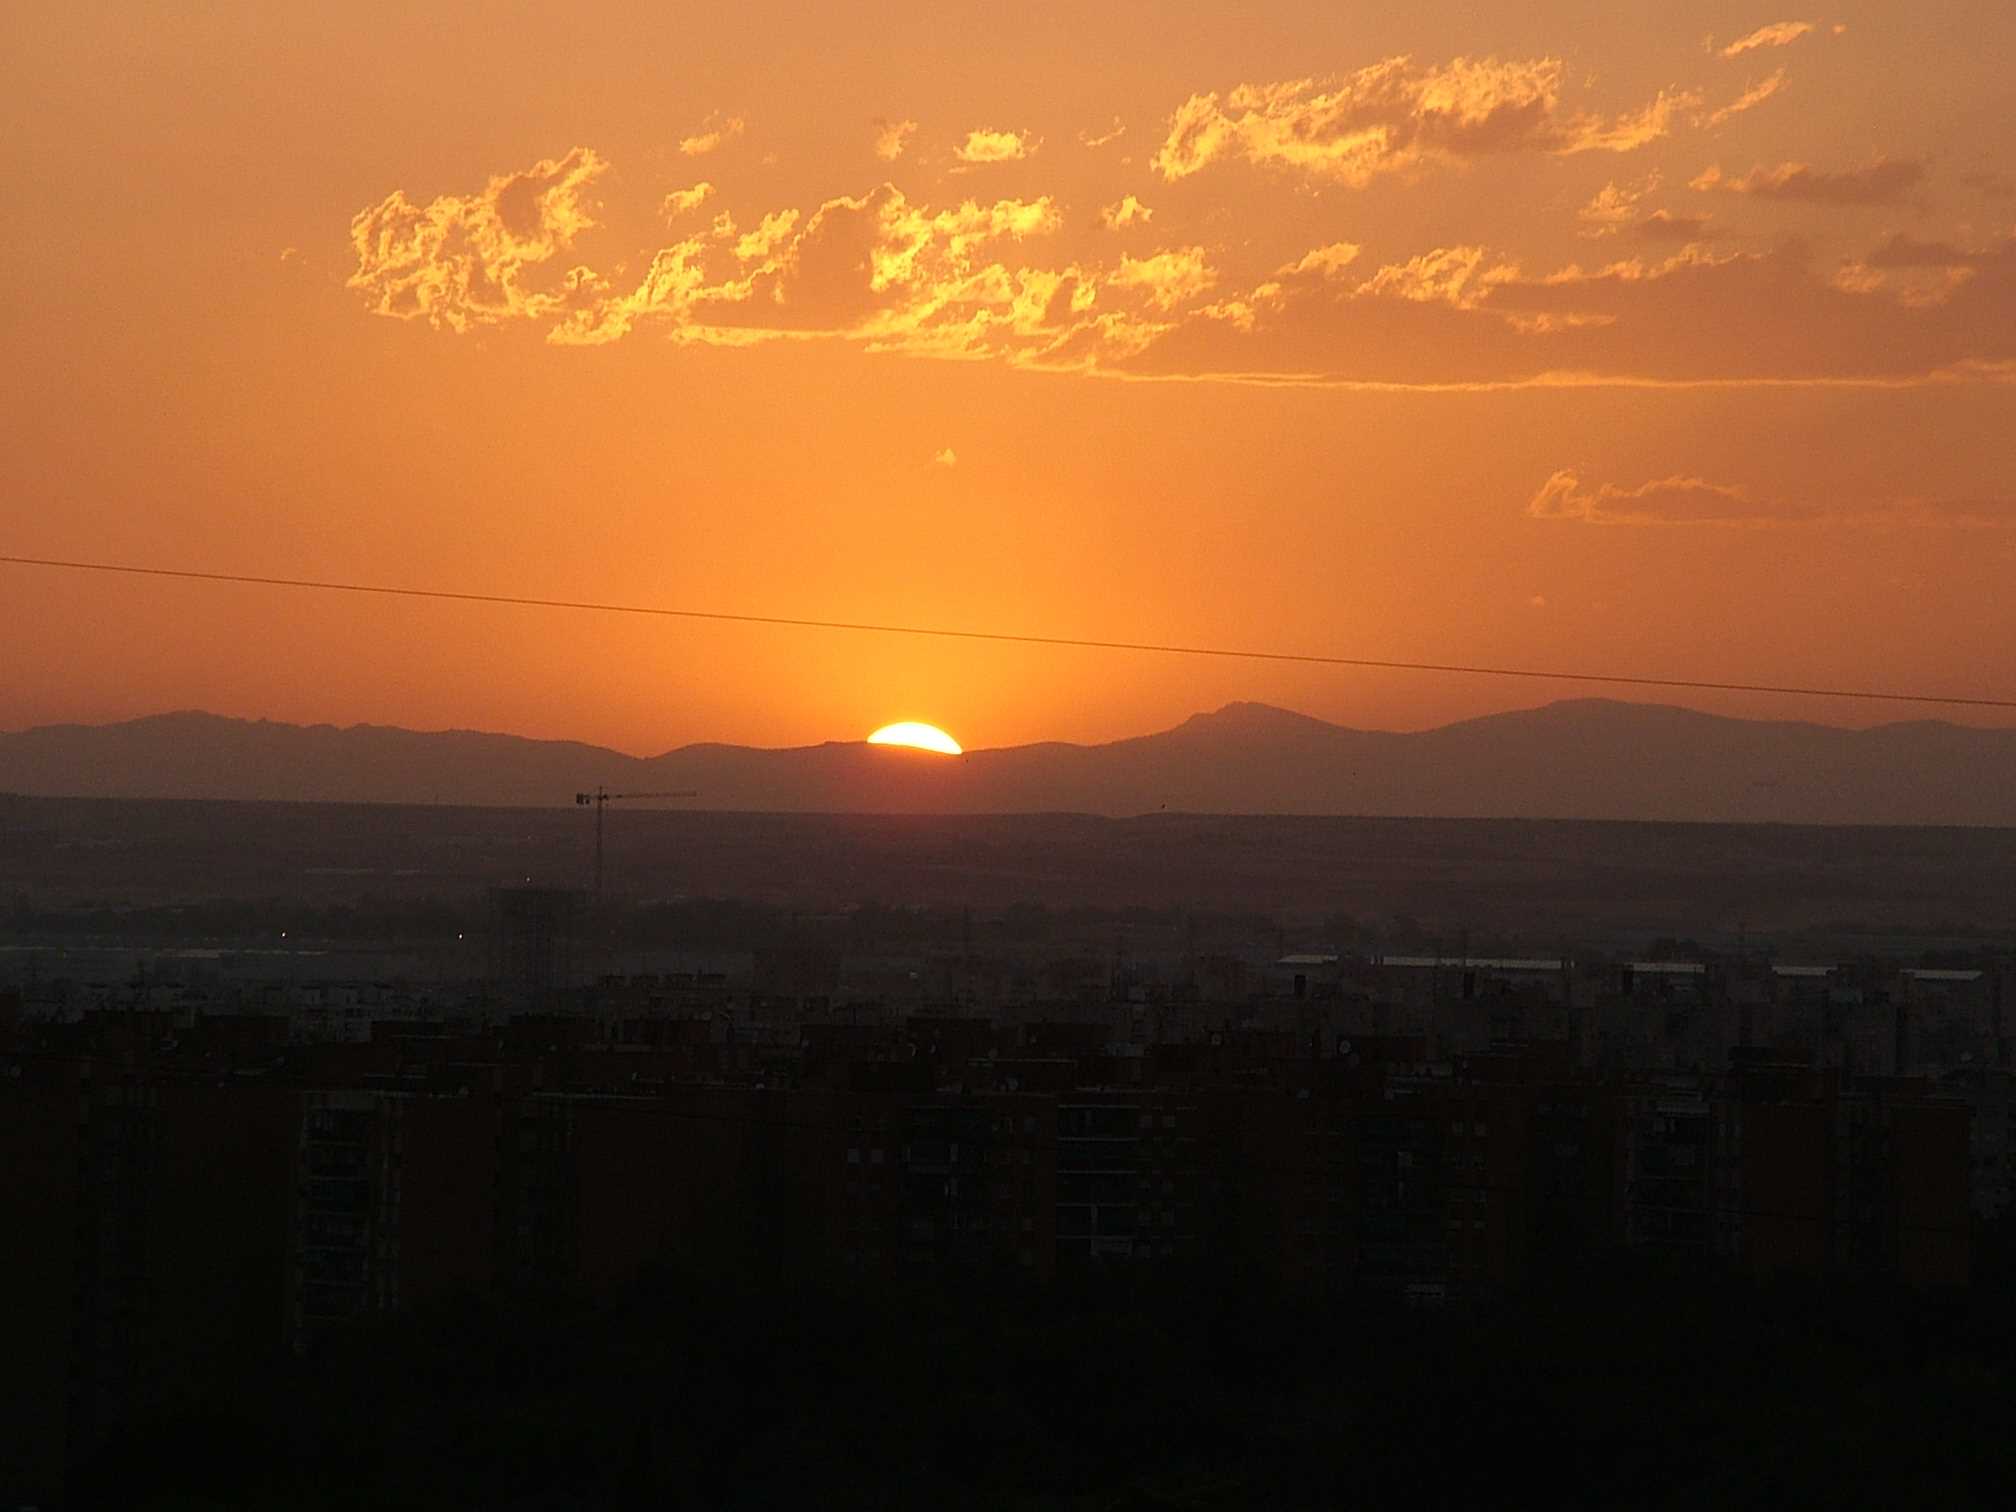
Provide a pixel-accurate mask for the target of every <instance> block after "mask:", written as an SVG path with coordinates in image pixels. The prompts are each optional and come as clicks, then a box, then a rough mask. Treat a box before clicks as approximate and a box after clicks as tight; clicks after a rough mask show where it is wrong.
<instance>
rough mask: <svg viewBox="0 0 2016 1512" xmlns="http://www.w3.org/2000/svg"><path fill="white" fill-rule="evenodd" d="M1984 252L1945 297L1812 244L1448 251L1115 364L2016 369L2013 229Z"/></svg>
mask: <svg viewBox="0 0 2016 1512" xmlns="http://www.w3.org/2000/svg"><path fill="white" fill-rule="evenodd" d="M1674 219H1675V220H1676V221H1677V220H1678V219H1679V218H1678V217H1675V218H1674ZM1662 229H1664V230H1666V231H1668V232H1669V233H1671V234H1672V235H1675V236H1677V235H1678V233H1679V231H1680V230H1681V229H1683V228H1681V227H1679V226H1677V225H1669V226H1666V227H1663V228H1662ZM1647 234H1648V235H1656V234H1657V233H1655V232H1652V231H1650V230H1648V232H1647ZM1982 255H1983V256H1984V258H1985V259H1986V260H1985V261H1984V263H1983V264H1982V265H1981V266H1980V267H1978V268H1975V269H1971V270H1968V271H1969V276H1968V277H1967V278H1966V279H1965V281H1964V283H1963V284H1962V285H1960V286H1959V287H1957V288H1951V289H1950V292H1949V295H1948V297H1947V298H1946V299H1945V301H1944V302H1943V303H1940V304H1938V305H1936V306H1932V305H1927V304H1924V303H1922V302H1915V301H1914V300H1912V299H1910V298H1907V297H1906V296H1905V291H1904V290H1903V289H1902V288H1901V287H1899V288H1891V287H1888V286H1885V285H1883V284H1881V283H1879V284H1877V285H1876V286H1874V287H1872V288H1870V289H1863V290H1857V289H1850V288H1846V287H1843V286H1841V285H1840V284H1839V283H1837V282H1836V280H1835V278H1834V277H1833V276H1832V272H1831V270H1827V269H1821V268H1816V267H1815V266H1814V265H1813V264H1812V263H1811V261H1810V260H1809V257H1808V254H1807V253H1806V251H1805V250H1804V249H1803V248H1802V247H1799V246H1797V245H1788V246H1784V247H1780V248H1778V249H1776V250H1774V251H1771V252H1752V251H1742V250H1712V249H1709V248H1707V247H1704V246H1702V245H1700V244H1699V243H1691V242H1690V244H1688V245H1685V246H1683V247H1682V248H1680V249H1679V250H1678V251H1676V252H1674V253H1672V254H1671V255H1668V256H1664V257H1627V258H1623V259H1619V260H1617V261H1614V262H1611V263H1609V264H1607V265H1605V266H1602V267H1598V268H1593V269H1589V268H1583V267H1581V266H1578V265H1575V264H1570V265H1568V266H1566V267H1562V268H1557V269H1555V270H1554V271H1551V272H1527V271H1524V270H1522V269H1520V268H1519V267H1518V266H1516V265H1515V264H1512V263H1509V262H1499V261H1494V260H1493V259H1491V258H1489V257H1488V256H1487V255H1485V254H1484V252H1483V250H1482V249H1481V248H1478V247H1474V246H1458V247H1444V248H1437V249H1434V250H1432V251H1429V252H1424V253H1421V254H1419V255H1417V256H1415V257H1413V258H1409V259H1406V260H1405V261H1396V262H1391V263H1388V264H1386V265H1384V266H1383V267H1382V268H1381V269H1380V270H1379V271H1378V272H1377V273H1376V274H1374V275H1372V276H1371V277H1369V278H1366V279H1363V280H1361V281H1358V282H1356V283H1351V282H1347V281H1345V280H1341V279H1334V278H1332V279H1323V278H1315V277H1310V276H1307V275H1303V276H1299V277H1289V276H1284V274H1283V273H1280V272H1277V273H1276V274H1275V275H1274V276H1272V277H1270V278H1268V279H1267V280H1265V281H1263V282H1262V283H1260V284H1258V285H1257V286H1255V287H1253V288H1251V289H1248V290H1243V291H1232V292H1229V293H1227V294H1225V295H1224V296H1223V297H1222V298H1221V299H1220V300H1219V302H1218V304H1217V305H1216V306H1207V307H1204V308H1200V309H1194V310H1190V311H1188V312H1186V313H1185V314H1184V315H1183V316H1182V317H1181V319H1180V320H1177V321H1176V322H1175V323H1174V324H1172V326H1171V328H1170V329H1169V330H1167V331H1164V332H1159V333H1156V334H1155V335H1154V337H1153V339H1151V340H1149V341H1147V342H1146V343H1145V344H1143V346H1142V347H1141V349H1140V350H1139V351H1137V352H1135V353H1134V354H1132V355H1131V356H1129V357H1127V358H1126V359H1125V360H1124V361H1123V360H1120V359H1118V358H1114V359H1112V361H1110V362H1109V363H1108V364H1107V365H1108V366H1117V367H1118V368H1119V369H1121V370H1124V371H1126V372H1129V373H1134V374H1138V375H1140V376H1143V377H1151V376H1168V377H1185V378H1208V377H1218V378H1221V379H1236V380H1237V381H1241V382H1262V383H1293V384H1299V385H1307V386H1318V387H1369V388H1388V387H1391V388H1402V389H1411V388H1424V387H1425V388H1457V389H1474V388H1480V387H1482V388H1495V387H1530V386H1544V387H1574V386H1585V385H1599V384H1600V385H1606V386H1627V387H1629V386H1694V385H1729V384H1735V385H1742V384H1758V385H1771V386H1777V385H1834V384H1847V385H1861V386H1876V387H1893V386H1902V385H1916V384H1925V383H1950V382H1987V383H1997V384H2002V383H2016V241H2012V242H2011V243H2009V244H2007V245H2006V246H2004V247H2000V248H1997V249H1991V250H1990V251H1989V252H1988V253H1985V254H1982ZM1940 281H1941V283H1942V284H1945V283H1947V282H1948V280H1947V278H1946V276H1945V275H1944V274H1941V275H1940Z"/></svg>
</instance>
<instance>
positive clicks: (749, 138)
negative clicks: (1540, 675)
mask: <svg viewBox="0 0 2016 1512" xmlns="http://www.w3.org/2000/svg"><path fill="white" fill-rule="evenodd" d="M413 9H414V8H412V7H405V6H392V5H383V4H351V5H346V6H341V7H314V6H285V7H276V6H272V5H270V4H242V5H232V4H210V5H202V6H191V5H186V4H175V5H168V4H161V5H145V4H139V3H134V0H121V3H117V4H107V3H96V4H93V3H65V4H61V5H57V4H52V3H30V4H28V5H25V6H14V7H9V8H8V9H7V11H6V14H5V15H4V17H0V118H4V122H5V129H4V131H0V171H4V178H5V182H6V183H7V184H8V185H9V193H8V202H9V213H8V215H7V221H6V229H7V237H6V246H7V251H8V258H7V269H8V279H7V285H8V294H7V297H6V298H5V300H4V301H0V337H4V341H5V349H6V351H7V352H8V354H9V361H8V363H7V365H6V369H5V372H6V377H5V380H4V382H5V384H6V392H5V394H4V399H5V412H6V414H7V415H8V417H9V421H8V435H9V439H8V444H7V445H6V446H5V447H4V448H0V551H4V552H7V553H12V554H21V555H36V556H56V557H69V558H89V559H98V560H114V561H130V562H142V563H149V564H156V565H165V566H177V567H196V568H203V569H208V570H220V571H236V572H247V573H254V574H271V575H299V576H314V577H322V578H351V579H359V580H366V581H373V582H385V583H396V584H410V585H416V586H440V587H449V588H457V589H468V590H474V591H479V592H500V593H523V594H531V595H538V596H546V597H562V598H592V599H600V600H618V601H629V602H642V603H663V604H670V605H676V606H681V607H689V608H702V609H722V610H729V611H736V612H746V613H756V614H779V615H792V616H807V617H819V618H834V619H868V620H883V621H901V622H907V623H917V624H940V625H948V626H957V627H970V628H982V629H1003V630H1010V631H1027V632H1033V633H1039V634H1058V635H1083V636H1089V637H1096V638H1113V639H1127V640H1142V639H1147V640H1158V641H1162V640H1173V641H1184V642H1210V643H1223V644H1229V645H1235V646H1251V647H1263V648H1272V649H1282V650H1306V651H1316V652H1331V653H1337V654H1343V655H1354V656H1367V657H1377V658H1394V659H1406V660H1428V661H1485V662H1491V663H1498V664H1512V665H1528V666H1543V667H1560V668H1568V669H1599V670H1607V669H1614V670H1617V671H1620V672H1628V673H1638V674H1646V675H1655V676H1657V675H1674V676H1683V677H1699V678H1709V679H1726V680H1744V681H1764V682H1773V683H1824V684H1846V685H1855V686H1883V687H1896V688H1905V689H1923V690H1935V691H1954V692H1960V693H1987V694H1997V695H2003V696H2016V667H2012V666H2011V664H2010V663H2011V657H2010V653H2009V650H2008V647H2009V646H2010V644H2011V642H2012V633H2011V632H2012V630H2016V608H2012V596H2011V592H2010V586H2011V583H2012V580H2016V479H2012V472H2016V468H2012V463H2016V240H2012V233H2016V114H2012V112H2011V111H2010V110H2009V108H2008V101H2009V88H2008V82H2007V76H2006V69H2007V60H2008V58H2009V57H2010V56H2012V55H2016V10H2012V8H2011V7H2010V6H2008V5H2007V4H2006V3H1987V0H1942V3H1941V4H1939V5H1936V6H1918V7H1903V6H1897V5H1895V4H1862V3H1856V4H1845V5H1837V6H1834V7H1832V8H1831V9H1829V10H1826V11H1824V12H1817V11H1816V12H1806V11H1790V12H1779V11H1773V10H1767V9H1759V8H1756V7H1755V6H1752V5H1728V4H1720V3H1710V4H1688V5H1672V6H1663V7H1659V8H1657V10H1656V12H1655V13H1654V16H1653V19H1651V20H1649V21H1648V20H1647V19H1646V16H1645V11H1646V8H1642V7H1641V8H1639V9H1638V10H1630V9H1628V8H1627V9H1619V8H1618V7H1615V6H1599V5H1596V4H1593V3H1589V4H1584V3H1565V0H1555V3H1538V4H1535V5H1532V6H1528V7H1518V8H1514V7H1497V8H1487V9H1496V10H1503V11H1505V12H1506V13H1507V14H1505V15H1504V16H1503V17H1500V18H1497V19H1493V20H1490V21H1487V22H1479V21H1478V20H1477V19H1476V16H1475V14H1474V13H1475V12H1476V11H1477V9H1478V8H1477V7H1475V6H1472V5H1469V4H1462V5H1456V4H1438V3H1419V0H1417V3H1410V4H1407V5H1397V4H1396V5H1391V6H1378V7H1374V6H1348V7H1347V6H1328V7H1326V6H1310V5H1308V4H1306V3H1305V0H1296V3H1290V4H1275V3H1265V4H1248V5H1244V6H1240V7H1232V6H1226V5H1223V4H1211V5H1172V4H1152V5H1151V4H1146V3H1124V0H1123V3H1109V4H1106V5H1102V6H1098V7H1088V6H1079V5H1039V4H1029V5H1023V6H977V5H966V4H955V5H947V4H944V3H943V0H940V3H936V4H932V5H905V4H884V5H877V6H875V7H872V8H865V7H862V8H857V7H839V6H832V5H823V4H822V5H762V4H748V5H743V6H739V7H732V8H725V7H724V8H719V9H718V10H716V11H711V12H702V11H696V10H695V9H694V8H690V7H680V6H669V5H663V4H653V5H642V4H637V5H621V6H606V7H577V6H562V5H557V4H531V3H526V4H515V5H499V4H485V5H466V6H451V5H433V6H429V7H424V8H421V9H424V11H425V19H416V17H415V16H414V14H412V12H413ZM1515 9H1516V11H1517V14H1512V12H1513V11H1514V10H1515ZM864 13H865V14H867V15H871V16H872V17H873V18H874V19H873V21H872V22H869V21H865V20H863V19H862V15H863V14H864ZM0 641H4V644H5V645H6V646H7V655H6V656H5V658H4V665H5V668H6V670H5V674H4V676H0V726H4V727H7V728H19V727H22V726H26V725H31V724H37V723H44V722H48V721H52V720H59V719H80V720H103V719H112V718H120V717H127V716H131V715H135V714H142V713H149V712H156V711H160V710H164V709H171V708H184V707H202V708H208V709H212V710H215V711H217V712H220V713H229V714H238V715H246V716H265V717H271V718H279V719H289V720H299V721H320V720H328V721H334V722H338V723H350V722H355V721H370V722H378V723H396V724H405V725H411V726H418V727H442V726H473V727H480V728H490V729H502V730H511V731H517V732H521V733H526V734H533V735H552V736H568V737H575V738H582V739H588V740H595V741H601V742H606V743H609V744H613V745H617V746H621V747H624V748H626V749H629V750H633V751H639V752H648V751H655V750H660V749H664V748H666V747H669V746H673V745H677V744H681V743H684V742H687V741H691V740H701V739H721V740H733V741H742V742H749V743H759V744H785V743H798V742H809V741H816V740H823V739H829V738H855V737H858V736H861V735H864V734H865V733H866V732H867V731H868V730H870V729H872V728H874V727H875V726H877V725H879V724H882V723H885V722H887V721H890V720H894V719H899V718H923V719H929V720H932V721H935V722H936V723H938V724H941V725H943V726H944V727H945V728H947V729H948V730H950V731H952V732H953V733H954V734H955V735H956V736H957V737H958V738H959V739H960V740H962V741H963V742H964V743H965V744H966V745H967V746H968V747H974V746H988V745H1001V744H1010V743H1015V742H1020V741H1025V740H1034V739H1044V738H1063V739H1081V740H1083V739H1107V738H1112V737H1115V736H1120V735H1126V734H1132V733H1137V732H1139V731H1142V730H1145V729H1149V728H1155V727H1158V726H1162V725H1166V724H1170V723H1174V722H1175V721H1177V720H1179V719H1181V718H1182V717H1184V716H1185V715H1187V714H1189V713H1191V712H1193V711H1195V710H1197V709H1200V708H1205V707H1212V706H1215V705H1217V704H1220V703H1223V702H1226V701H1228V700H1231V699H1235V698H1254V699H1262V700H1266V701H1270V702H1276V703H1282V704H1286V705H1290V706H1293V707H1295V708H1299V709H1302V710H1305V711H1307V712H1310V713H1313V714H1317V715H1321V716H1323V717H1326V718H1331V719H1336V720H1339V721H1342V722H1346V723H1353V724H1361V725H1376V726H1391V727H1419V726H1422V725H1427V724H1433V723H1439V722H1442V721H1445V720H1448V719H1451V718H1460V717H1464V716H1467V715H1472V714H1477V713H1483V712H1487V711H1489V710H1493V709H1500V708H1507V707H1517V706H1521V705H1527V704H1532V703H1537V702H1541V701H1544V700H1545V699H1547V698H1550V697H1556V696H1563V695H1565V694H1567V693H1570V692H1573V691H1576V690H1573V689H1565V688H1558V687H1551V686H1549V685H1545V684H1530V683H1518V682H1493V681H1488V680H1483V679H1476V678H1462V677H1440V676H1426V675H1403V674H1372V673H1345V672H1336V671H1323V670H1319V669H1306V668H1302V669H1298V668H1292V667H1265V666H1255V665H1252V664H1245V663H1215V662H1202V661H1183V660H1174V659H1168V658H1156V657H1152V656H1147V655H1132V654H1125V655H1123V654H1110V653H1096V652H1089V651H1087V652H1079V651H1060V650H1037V649H1031V648H1012V647H987V646H976V645H973V644H970V643H959V642H942V643H938V642H928V641H915V640H903V639H892V638H883V637H868V636H861V635H850V634H840V633H817V632H802V631H788V630H781V629H768V630H766V629H751V628H744V627H735V626H725V625H700V624H692V623H678V622H666V621H653V620H625V619H615V618H608V617H597V616H592V615H579V614H562V613H554V612H535V611H527V610H506V609H484V608H476V607H467V606H454V605H444V604H428V603H386V602H381V601H373V600H350V599H340V598H334V597H325V596H314V595H305V594H292V595H289V594H283V593H280V592H276V591H273V590H266V589H254V588H221V587H205V586H197V585H190V584H177V583H150V582H139V581H134V580H122V579H101V578H82V577H77V576H71V575H63V574H58V573H55V572H51V571H46V570H37V569H27V568H0ZM1583 691H1588V692H1603V691H1606V690H1604V689H1601V688H1592V689H1587V690H1583ZM1676 701H1680V700H1676ZM1684 701H1686V702H1690V703H1693V704H1695V705H1697V706H1701V707H1710V708H1717V709H1722V710H1725V711H1728V712H1736V713H1746V714H1757V715H1773V716H1776V715H1792V716H1798V717H1808V718H1818V719H1825V720H1829V721H1833V722H1839V723H1866V722H1871V721H1874V720H1878V719H1883V718H1891V717H1900V711H1898V710H1895V709H1885V708H1882V707H1880V706H1856V705H1840V704H1828V703H1815V702H1811V701H1794V700H1786V699H1772V698H1767V697H1758V696H1747V697H1725V698H1720V699H1710V698H1706V697H1689V698H1687V699H1685V700H1684ZM1902 712H1903V714H1904V715H1905V716H1908V715H1909V714H1910V711H1908V710H1907V711H1902ZM1975 717H1977V718H1978V717H1979V716H1975Z"/></svg>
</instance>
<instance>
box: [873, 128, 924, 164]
mask: <svg viewBox="0 0 2016 1512" xmlns="http://www.w3.org/2000/svg"><path fill="white" fill-rule="evenodd" d="M916 130H917V123H916V122H915V121H883V120H878V121H876V123H875V156H877V157H878V158H880V159H882V161H883V162H885V163H893V162H895V161H896V159H898V158H900V157H901V156H903V149H904V148H905V147H907V146H909V144H910V138H911V136H912V135H914V134H915V132H916Z"/></svg>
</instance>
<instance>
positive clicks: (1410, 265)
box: [1357, 247, 1510, 309]
mask: <svg viewBox="0 0 2016 1512" xmlns="http://www.w3.org/2000/svg"><path fill="white" fill-rule="evenodd" d="M1484 258H1485V252H1484V249H1483V248H1482V247H1437V248H1436V249H1435V250H1434V251H1432V252H1423V253H1422V254H1421V255H1420V256H1419V257H1413V258H1409V259H1408V260H1407V261H1406V262H1404V263H1388V264H1387V265H1386V266H1385V267H1382V268H1381V269H1380V270H1379V271H1378V272H1377V273H1375V274H1373V275H1372V276H1371V277H1370V278H1368V279H1366V280H1365V282H1363V283H1361V284H1360V285H1358V289H1357V294H1358V297H1360V298H1364V297H1366V296H1368V295H1369V296H1372V297H1376V298H1384V299H1409V300H1413V301H1414V302H1415V303H1417V304H1446V305H1451V306H1453V307H1455V308H1457V309H1470V308H1474V307H1475V305H1476V303H1477V302H1478V300H1479V299H1480V298H1481V297H1482V296H1483V294H1484V293H1486V292H1488V289H1489V286H1490V284H1491V283H1492V282H1493V281H1494V280H1495V279H1498V278H1502V277H1503V276H1504V275H1505V274H1506V273H1508V272H1510V269H1509V268H1507V267H1505V266H1504V265H1502V264H1501V265H1500V266H1499V267H1497V268H1493V269H1491V270H1489V271H1487V272H1485V273H1484V274H1483V275H1482V276H1481V277H1480V276H1479V273H1478V270H1479V268H1481V267H1482V266H1483V263H1484Z"/></svg>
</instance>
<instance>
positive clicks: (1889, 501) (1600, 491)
mask: <svg viewBox="0 0 2016 1512" xmlns="http://www.w3.org/2000/svg"><path fill="white" fill-rule="evenodd" d="M1526 513H1527V515H1529V516H1530V517H1531V518H1533V519H1536V520H1553V521H1565V522H1570V523H1574V524H1579V525H1621V526H1673V527H1680V526H1704V525H1705V526H1724V527H1738V528H1743V527H1747V528H1751V529H1760V528H1772V527H1780V526H1821V525H1835V526H1852V527H1861V528H1874V529H1925V530H2008V529H2012V528H2016V500H2012V499H1997V498H1989V497H1976V498H1966V497H1947V498H1942V497H1934V496H1922V495H1921V496H1907V497H1893V498H1879V499H1869V500H1862V501H1857V502H1852V503H1849V504H1846V505H1843V504H1840V503H1837V502H1827V503H1820V502H1811V501H1795V500H1785V499H1771V498H1760V497H1757V496H1756V495H1754V494H1752V493H1751V492H1750V491H1749V490H1747V489H1745V488H1742V487H1741V486H1739V485H1736V484H1732V483H1711V482H1709V481H1708V480H1706V479H1705V478H1699V477H1691V476H1687V475H1681V474H1676V475H1675V476H1673V477H1670V478H1656V479H1654V480H1653V481H1651V482H1649V483H1640V484H1638V485H1637V486H1636V487H1632V488H1624V487H1620V486H1618V485H1617V484H1614V483H1604V484H1600V485H1599V486H1597V487H1595V488H1589V487H1585V486H1584V484H1583V482H1582V479H1581V476H1580V474H1578V473H1576V472H1575V471H1573V470H1572V469H1565V468H1564V469H1563V470H1561V471H1559V472H1556V473H1554V474H1553V475H1552V476H1551V477H1549V478H1548V479H1547V481H1546V482H1545V483H1543V484H1541V485H1540V490H1539V492H1538V493H1536V494H1534V495H1533V497H1532V499H1531V500H1530V501H1528V503H1527V505H1526Z"/></svg>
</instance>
